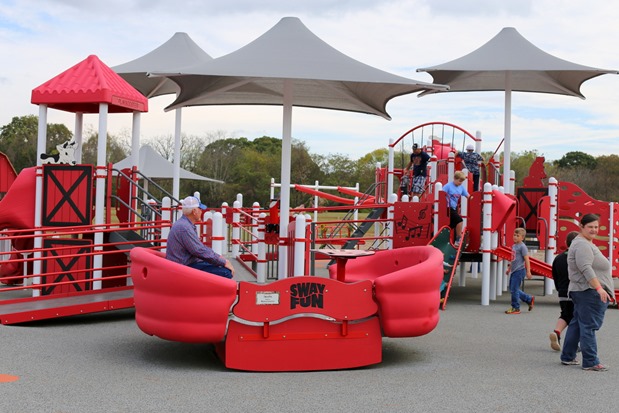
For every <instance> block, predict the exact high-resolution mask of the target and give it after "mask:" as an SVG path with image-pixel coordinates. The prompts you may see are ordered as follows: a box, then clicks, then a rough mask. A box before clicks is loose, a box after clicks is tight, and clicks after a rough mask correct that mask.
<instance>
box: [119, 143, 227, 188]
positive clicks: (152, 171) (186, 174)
mask: <svg viewBox="0 0 619 413" xmlns="http://www.w3.org/2000/svg"><path fill="white" fill-rule="evenodd" d="M132 167H133V160H132V158H131V156H129V157H127V158H125V159H123V160H122V161H118V162H116V163H115V164H114V168H115V169H118V170H122V169H125V168H132ZM173 168H174V165H172V163H171V162H170V161H168V160H167V159H165V158H164V157H163V156H161V155H159V154H158V153H157V151H155V150H154V149H153V148H152V147H151V146H150V145H144V146H142V147H141V148H140V164H139V165H138V171H140V172H141V173H142V174H143V175H144V176H146V177H148V178H154V179H172V178H173V177H174V169H173ZM180 178H181V179H195V180H198V181H208V182H216V183H220V184H223V183H224V181H220V180H218V179H212V178H207V177H205V176H201V175H198V174H195V173H193V172H190V171H188V170H186V169H183V168H181V169H180Z"/></svg>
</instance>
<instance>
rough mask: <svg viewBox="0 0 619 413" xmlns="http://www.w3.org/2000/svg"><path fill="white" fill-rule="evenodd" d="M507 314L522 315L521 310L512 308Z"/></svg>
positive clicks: (506, 311)
mask: <svg viewBox="0 0 619 413" xmlns="http://www.w3.org/2000/svg"><path fill="white" fill-rule="evenodd" d="M505 314H520V309H519V308H513V307H512V308H510V309H509V310H505Z"/></svg>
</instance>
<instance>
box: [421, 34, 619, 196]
mask: <svg viewBox="0 0 619 413" xmlns="http://www.w3.org/2000/svg"><path fill="white" fill-rule="evenodd" d="M417 71H418V72H428V73H429V74H430V75H432V79H433V81H435V82H440V83H445V84H448V85H449V90H428V91H426V92H424V93H421V94H420V96H424V95H427V94H429V93H436V92H472V91H505V132H504V133H505V136H504V142H505V147H504V156H503V162H504V163H503V170H504V171H506V172H505V173H504V174H503V186H504V188H505V191H506V192H508V193H513V188H511V184H510V173H509V171H510V169H511V160H510V157H511V93H512V91H518V92H538V93H553V94H560V95H568V96H577V97H580V98H582V99H584V96H583V95H582V93H580V85H582V84H583V83H584V82H585V81H587V80H589V79H591V78H594V77H596V76H599V75H603V74H607V73H613V74H617V73H618V72H617V71H615V70H605V69H597V68H594V67H589V66H583V65H579V64H576V63H571V62H568V61H566V60H563V59H559V58H557V57H554V56H552V55H550V54H548V53H546V52H544V51H542V50H541V49H539V48H538V47H536V46H535V45H533V44H532V43H531V42H529V41H528V40H527V39H525V38H524V37H523V36H522V35H520V33H518V31H517V30H516V29H514V28H513V27H505V28H504V29H503V30H501V31H500V32H499V34H497V35H496V36H495V37H493V38H492V39H491V40H490V41H488V42H487V43H486V44H484V45H483V46H481V47H480V48H479V49H477V50H475V51H473V52H471V53H469V54H467V55H466V56H463V57H461V58H459V59H456V60H452V61H450V62H447V63H444V64H441V65H437V66H431V67H427V68H421V69H417Z"/></svg>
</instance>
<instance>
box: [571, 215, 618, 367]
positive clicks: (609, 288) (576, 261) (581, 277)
mask: <svg viewBox="0 0 619 413" xmlns="http://www.w3.org/2000/svg"><path fill="white" fill-rule="evenodd" d="M599 219H600V217H599V216H598V215H596V214H587V215H584V216H583V217H582V219H581V220H580V234H579V235H578V236H577V237H576V238H575V239H574V241H572V245H571V246H570V249H569V252H568V255H567V267H568V273H569V278H570V286H569V288H568V293H569V295H570V297H571V298H572V301H573V302H574V318H572V321H570V325H569V327H568V329H567V334H566V336H565V341H564V344H563V351H562V352H561V363H562V364H565V365H577V364H579V362H578V360H577V359H576V351H577V349H578V343H579V342H580V348H581V350H582V368H583V370H590V371H606V370H608V368H607V367H606V366H604V365H603V364H601V363H600V359H599V358H598V355H597V340H596V337H595V332H596V331H597V330H599V329H600V327H602V323H603V321H604V313H605V312H606V308H607V307H608V303H609V302H611V301H613V300H614V296H613V291H614V284H613V280H612V276H611V267H610V262H609V261H608V260H607V259H606V257H604V256H603V255H602V253H601V252H600V250H599V249H598V247H597V246H595V244H593V242H592V241H593V239H594V238H595V236H596V235H597V233H598V230H599Z"/></svg>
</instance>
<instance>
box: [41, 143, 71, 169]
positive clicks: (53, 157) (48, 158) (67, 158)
mask: <svg viewBox="0 0 619 413" xmlns="http://www.w3.org/2000/svg"><path fill="white" fill-rule="evenodd" d="M76 149H77V142H76V141H74V140H73V139H71V140H68V141H66V142H64V143H61V144H59V145H56V150H57V151H58V153H56V154H49V155H48V154H46V153H42V154H41V163H42V164H43V165H45V164H56V165H76V164H77V162H75V150H76Z"/></svg>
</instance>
